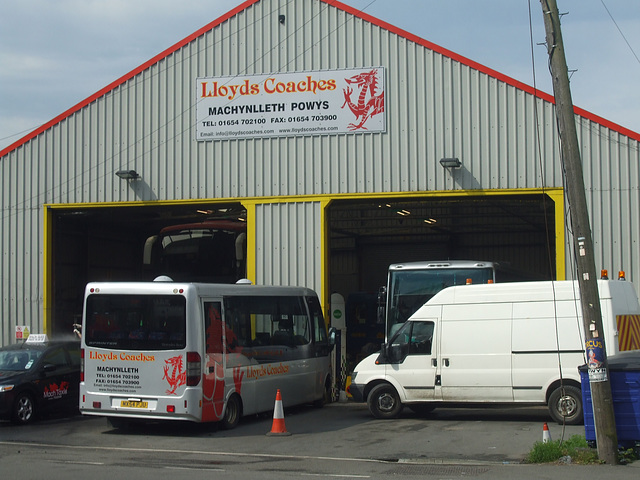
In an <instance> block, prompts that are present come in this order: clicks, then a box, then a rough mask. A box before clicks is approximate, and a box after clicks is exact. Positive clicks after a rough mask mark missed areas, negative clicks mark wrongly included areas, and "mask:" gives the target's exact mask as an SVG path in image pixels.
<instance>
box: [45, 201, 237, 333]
mask: <svg viewBox="0 0 640 480" xmlns="http://www.w3.org/2000/svg"><path fill="white" fill-rule="evenodd" d="M52 212H53V213H52V217H51V229H52V231H51V238H52V245H51V259H50V269H51V272H50V273H51V275H50V279H51V285H50V286H49V292H50V296H51V299H50V313H51V316H50V319H49V321H50V326H51V328H50V330H51V333H52V334H54V333H55V334H58V333H69V332H71V329H72V324H73V323H79V320H80V319H81V314H82V302H83V295H84V287H85V285H86V284H87V283H88V282H93V281H149V280H153V279H154V278H155V277H156V276H157V275H158V274H162V273H164V272H162V271H161V270H159V267H158V268H156V267H157V266H158V263H157V262H155V261H152V260H151V259H149V258H145V254H147V257H149V255H150V253H149V252H151V251H153V252H156V251H157V249H155V248H154V249H153V250H150V249H149V244H150V241H149V239H152V238H153V237H154V236H158V235H159V233H160V232H161V231H162V230H163V229H165V228H167V227H172V226H185V225H187V226H189V225H194V224H198V225H200V224H203V223H212V222H213V223H215V224H216V225H219V224H220V223H221V222H227V223H229V224H232V223H239V224H243V223H244V225H245V229H246V210H245V209H244V208H243V207H242V205H240V204H238V203H233V204H211V203H202V204H194V203H188V204H178V205H154V206H144V205H140V206H109V207H101V206H91V207H86V208H63V207H61V208H53V209H52ZM230 228H231V227H230ZM238 231H240V229H238ZM172 234H173V235H174V237H175V236H176V235H182V237H181V238H184V237H185V236H186V235H190V234H184V233H182V234H181V233H180V231H178V232H176V233H172ZM191 236H193V235H191ZM191 240H193V241H190V243H189V248H190V249H191V250H193V249H194V248H198V247H200V248H201V245H203V241H202V240H203V238H202V237H200V238H198V239H191ZM204 240H205V241H206V240H208V239H206V238H205V239H204ZM196 242H197V243H196ZM228 244H229V242H227V243H226V244H225V245H228ZM145 245H147V248H146V249H145ZM181 245H182V246H183V248H182V250H183V251H184V245H186V242H183V243H182V244H181ZM245 246H246V245H245ZM220 248H223V247H221V246H219V245H218V247H217V249H216V248H215V247H214V248H213V249H212V248H209V250H214V251H220ZM224 248H227V247H226V246H225V247H224ZM228 248H234V246H233V245H231V246H230V247H228ZM228 248H227V249H228ZM154 255H155V253H154ZM184 258H185V256H184V255H182V257H181V261H182V263H183V265H184V264H185V262H184V261H183V260H184ZM174 263H178V262H174ZM193 263H194V264H196V265H197V264H198V259H194V262H193ZM185 278H186V277H185ZM185 278H175V280H184V279H185ZM197 280H200V278H193V281H197Z"/></svg>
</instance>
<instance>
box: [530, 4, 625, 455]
mask: <svg viewBox="0 0 640 480" xmlns="http://www.w3.org/2000/svg"><path fill="white" fill-rule="evenodd" d="M540 3H541V4H542V13H543V17H544V26H545V31H546V40H547V41H546V45H547V52H548V54H549V65H550V68H551V77H552V82H553V93H554V96H555V100H556V116H557V120H558V122H557V123H558V133H559V135H560V139H561V142H560V144H561V157H562V161H563V164H564V172H565V180H566V184H567V198H568V200H569V205H570V207H571V208H570V217H569V218H570V222H571V233H572V235H573V247H574V252H575V258H576V263H577V275H578V286H579V289H580V305H581V307H582V320H583V328H584V335H585V339H586V345H585V350H587V346H589V345H591V346H594V347H597V350H595V349H594V350H592V351H597V352H598V353H599V354H600V355H601V359H600V360H601V367H600V368H599V369H597V370H596V369H593V370H592V369H591V367H590V369H589V385H590V387H591V399H592V402H593V417H594V425H595V431H596V443H597V446H598V456H599V457H600V460H603V461H604V462H606V463H608V464H612V465H615V464H617V463H618V437H617V432H616V425H615V416H614V411H613V398H612V393H611V383H610V380H609V375H608V365H607V357H606V345H605V339H604V337H602V334H603V331H604V330H603V328H602V311H601V309H600V295H599V293H598V283H597V279H598V277H597V276H596V266H595V259H594V254H593V239H592V236H591V226H590V223H589V211H588V209H587V198H586V194H585V188H584V176H583V171H582V160H581V158H580V148H579V145H578V135H577V133H576V120H575V117H574V111H573V101H572V99H571V88H570V86H569V74H568V69H567V62H566V58H565V53H564V44H563V41H562V32H561V30H560V13H559V12H558V6H557V4H556V0H540ZM609 340H610V341H614V340H615V339H609ZM583 408H584V405H583Z"/></svg>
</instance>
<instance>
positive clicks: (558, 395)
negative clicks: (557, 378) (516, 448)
mask: <svg viewBox="0 0 640 480" xmlns="http://www.w3.org/2000/svg"><path fill="white" fill-rule="evenodd" d="M549 413H550V414H551V418H553V420H555V421H556V422H557V423H559V424H560V425H562V424H563V423H564V424H566V425H580V424H581V423H582V422H583V421H584V417H583V414H582V392H581V391H580V389H579V388H576V387H573V386H566V387H564V388H563V387H558V388H556V389H555V390H554V391H553V392H552V393H551V395H550V396H549Z"/></svg>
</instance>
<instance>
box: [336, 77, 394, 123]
mask: <svg viewBox="0 0 640 480" xmlns="http://www.w3.org/2000/svg"><path fill="white" fill-rule="evenodd" d="M377 75H378V70H377V69H373V70H371V71H370V72H364V73H359V74H358V75H354V76H353V77H351V78H345V81H346V82H347V83H348V84H350V85H355V86H356V87H358V88H360V95H358V102H357V103H353V102H352V101H351V94H352V93H353V89H352V88H351V87H349V86H347V88H345V89H343V90H342V91H343V93H344V103H343V104H342V108H344V107H345V105H347V106H348V107H349V109H350V110H351V111H352V112H353V114H354V115H355V116H356V122H358V123H357V124H356V123H355V122H354V123H350V124H349V125H348V127H349V130H360V129H364V130H367V127H365V126H364V124H365V123H366V122H367V120H369V119H370V118H371V117H373V116H374V115H377V114H379V113H382V112H384V92H381V93H380V94H378V95H376V90H377V88H378V77H377Z"/></svg>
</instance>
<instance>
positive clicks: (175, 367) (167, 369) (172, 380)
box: [162, 355, 187, 395]
mask: <svg viewBox="0 0 640 480" xmlns="http://www.w3.org/2000/svg"><path fill="white" fill-rule="evenodd" d="M164 363H165V366H164V375H163V376H162V379H163V380H165V379H166V380H167V382H169V386H170V387H171V388H170V389H169V390H167V395H175V394H176V390H177V389H178V387H179V386H181V385H184V384H185V383H187V372H186V370H184V365H183V362H182V355H178V356H177V357H171V358H169V359H168V360H165V361H164Z"/></svg>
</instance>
